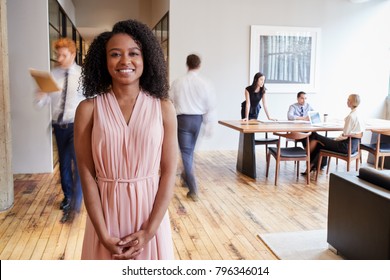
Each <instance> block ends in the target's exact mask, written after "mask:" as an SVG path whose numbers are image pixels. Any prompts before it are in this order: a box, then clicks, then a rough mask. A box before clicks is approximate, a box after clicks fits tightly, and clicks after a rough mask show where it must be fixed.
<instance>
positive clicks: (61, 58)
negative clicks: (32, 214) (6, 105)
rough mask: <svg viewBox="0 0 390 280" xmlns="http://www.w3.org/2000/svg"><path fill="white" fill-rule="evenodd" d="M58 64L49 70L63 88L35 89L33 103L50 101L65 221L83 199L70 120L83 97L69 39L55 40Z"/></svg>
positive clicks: (74, 48)
mask: <svg viewBox="0 0 390 280" xmlns="http://www.w3.org/2000/svg"><path fill="white" fill-rule="evenodd" d="M54 48H55V51H56V56H57V63H58V66H57V67H56V68H54V69H53V70H52V72H51V73H52V75H53V77H54V79H55V80H56V82H57V84H58V85H59V86H62V91H58V92H53V93H50V94H49V93H45V92H38V93H37V97H36V103H37V105H38V106H40V107H42V106H44V105H46V104H50V106H51V113H52V126H53V130H54V135H55V138H56V143H57V149H58V158H59V163H60V176H61V187H62V191H63V193H64V199H63V200H62V202H61V204H60V209H62V210H63V212H64V215H63V217H62V219H61V222H62V223H65V222H67V221H69V220H71V219H72V217H73V213H74V211H76V212H79V211H80V207H81V202H82V190H81V182H80V177H79V173H78V170H77V164H76V156H75V151H74V146H73V122H74V117H75V113H76V108H77V106H78V105H79V103H80V102H81V101H82V100H83V99H84V96H83V93H82V91H81V89H80V87H79V79H80V75H81V68H80V66H78V65H77V64H76V63H75V57H76V45H75V43H74V41H73V40H71V39H69V38H61V39H59V40H57V41H56V42H54Z"/></svg>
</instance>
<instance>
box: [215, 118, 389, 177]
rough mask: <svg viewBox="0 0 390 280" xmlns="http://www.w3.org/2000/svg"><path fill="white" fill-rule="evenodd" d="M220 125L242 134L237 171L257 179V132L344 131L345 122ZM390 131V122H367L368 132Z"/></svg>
mask: <svg viewBox="0 0 390 280" xmlns="http://www.w3.org/2000/svg"><path fill="white" fill-rule="evenodd" d="M218 123H219V124H221V125H224V126H227V127H229V128H232V129H234V130H237V131H239V132H240V138H239V144H238V154H237V165H236V169H237V170H238V171H240V172H241V173H243V174H245V175H247V176H249V177H251V178H254V179H255V178H256V153H255V133H256V132H271V133H272V132H290V131H291V132H292V131H298V132H313V131H342V130H343V126H344V122H343V121H339V122H335V123H333V124H331V125H329V124H327V125H326V126H313V125H311V124H310V123H303V122H288V121H277V122H269V121H266V122H262V121H257V120H251V121H249V122H243V121H241V120H233V121H218ZM372 129H390V121H387V120H382V119H371V120H368V121H366V130H372Z"/></svg>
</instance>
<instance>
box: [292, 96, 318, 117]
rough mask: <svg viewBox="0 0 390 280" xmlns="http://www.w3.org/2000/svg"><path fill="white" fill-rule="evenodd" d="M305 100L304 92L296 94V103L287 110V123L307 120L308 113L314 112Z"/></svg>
mask: <svg viewBox="0 0 390 280" xmlns="http://www.w3.org/2000/svg"><path fill="white" fill-rule="evenodd" d="M306 98H307V97H306V92H304V91H300V92H298V93H297V103H294V104H292V105H290V107H289V109H288V113H287V119H288V120H289V121H294V120H302V121H308V120H309V116H308V112H309V111H314V109H313V108H312V107H311V106H310V104H309V103H307V102H306Z"/></svg>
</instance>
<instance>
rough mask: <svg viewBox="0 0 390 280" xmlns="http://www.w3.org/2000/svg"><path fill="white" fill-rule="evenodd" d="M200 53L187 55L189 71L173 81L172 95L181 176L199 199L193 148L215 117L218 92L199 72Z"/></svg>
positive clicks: (192, 196) (191, 196)
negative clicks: (215, 92) (203, 125)
mask: <svg viewBox="0 0 390 280" xmlns="http://www.w3.org/2000/svg"><path fill="white" fill-rule="evenodd" d="M200 64H201V60H200V58H199V56H197V55H195V54H190V55H189V56H187V67H188V72H187V74H186V75H185V76H183V77H181V78H179V79H177V80H176V81H174V82H173V84H172V87H171V90H170V96H171V98H172V101H173V104H174V105H175V108H176V114H177V122H178V123H177V125H178V141H179V147H180V152H181V157H182V162H183V167H184V174H182V179H183V180H184V182H185V184H186V186H187V187H188V188H189V192H188V193H187V197H188V198H190V199H192V200H193V201H197V200H198V187H197V184H196V179H195V175H194V171H193V161H194V149H195V145H196V141H197V139H198V135H199V131H200V128H201V125H202V123H204V124H205V125H206V127H205V131H206V133H207V132H209V133H210V131H211V127H212V124H213V122H214V119H215V94H214V92H213V90H212V89H211V86H210V85H209V83H208V82H207V81H206V80H204V79H203V78H202V77H201V76H200V75H199V69H200Z"/></svg>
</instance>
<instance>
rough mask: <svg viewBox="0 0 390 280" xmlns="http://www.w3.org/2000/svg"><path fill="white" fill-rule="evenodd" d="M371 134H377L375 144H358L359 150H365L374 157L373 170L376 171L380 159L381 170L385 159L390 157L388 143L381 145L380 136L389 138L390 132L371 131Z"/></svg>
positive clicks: (389, 145) (389, 144)
mask: <svg viewBox="0 0 390 280" xmlns="http://www.w3.org/2000/svg"><path fill="white" fill-rule="evenodd" d="M372 132H373V133H377V140H376V143H373V144H363V143H361V144H360V149H361V150H365V151H367V152H369V153H371V154H373V155H374V157H375V163H374V165H375V169H378V164H379V159H380V158H381V157H382V163H381V169H383V166H384V163H385V157H387V156H390V143H383V142H382V143H381V136H382V135H386V136H390V130H372Z"/></svg>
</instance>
